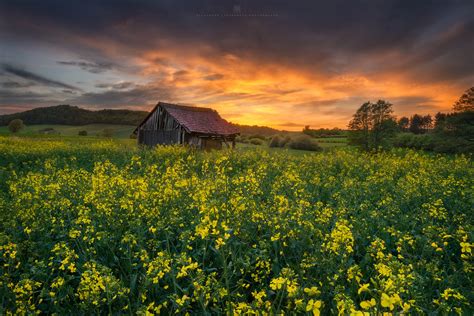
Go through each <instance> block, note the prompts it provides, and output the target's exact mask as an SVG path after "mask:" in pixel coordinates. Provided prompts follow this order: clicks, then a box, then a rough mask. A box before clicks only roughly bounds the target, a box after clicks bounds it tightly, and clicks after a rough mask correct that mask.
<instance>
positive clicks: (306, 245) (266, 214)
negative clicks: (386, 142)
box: [0, 137, 474, 315]
mask: <svg viewBox="0 0 474 316" xmlns="http://www.w3.org/2000/svg"><path fill="white" fill-rule="evenodd" d="M473 186H474V168H473V166H472V162H471V160H470V159H469V158H468V157H464V156H457V157H454V156H441V155H438V156H432V155H428V154H423V153H420V152H415V151H405V150H403V151H402V150H399V151H392V152H388V153H379V154H364V153H359V152H357V151H355V150H354V149H350V148H346V149H339V150H334V151H330V152H323V153H311V154H307V155H293V154H292V153H291V152H287V151H278V152H269V151H263V150H237V151H220V152H213V153H202V152H193V151H190V150H187V149H184V148H177V147H168V148H157V149H155V150H145V149H138V148H136V147H135V146H134V145H132V144H131V143H130V142H127V143H125V142H120V141H113V140H99V139H92V138H91V139H79V138H78V139H77V140H73V139H59V138H56V139H52V140H48V139H34V140H31V139H28V138H9V137H0V296H1V304H0V313H1V314H5V313H10V312H11V313H58V314H119V313H123V314H137V313H138V314H143V315H145V314H157V313H160V312H161V313H163V314H170V313H179V314H184V313H198V314H226V313H227V314H241V313H242V314H252V313H254V314H266V313H271V314H274V313H283V312H284V313H287V314H288V313H307V314H313V315H318V314H319V313H322V314H328V313H331V314H337V313H339V314H344V315H345V314H354V315H366V314H367V315H368V314H369V313H371V314H375V313H383V312H387V313H394V314H400V313H416V312H417V313H422V314H425V313H430V312H431V313H432V312H434V313H441V314H445V313H459V314H461V313H463V314H466V315H468V314H472V312H473V307H472V303H471V302H473V301H474V295H473V291H472V287H473V281H474V280H473V256H472V248H473V237H474V236H473V228H474V225H473V208H472V206H473Z"/></svg>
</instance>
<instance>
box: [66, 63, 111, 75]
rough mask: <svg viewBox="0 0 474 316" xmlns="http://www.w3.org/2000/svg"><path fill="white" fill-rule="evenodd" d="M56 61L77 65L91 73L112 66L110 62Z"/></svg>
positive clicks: (96, 72) (105, 69) (103, 70)
mask: <svg viewBox="0 0 474 316" xmlns="http://www.w3.org/2000/svg"><path fill="white" fill-rule="evenodd" d="M57 63H58V64H60V65H65V66H77V67H79V68H81V69H82V70H85V71H88V72H90V73H93V74H99V73H102V72H105V71H107V70H110V69H112V68H113V66H114V65H113V64H112V63H108V62H102V63H91V62H85V61H58V62H57Z"/></svg>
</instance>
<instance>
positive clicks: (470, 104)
mask: <svg viewBox="0 0 474 316" xmlns="http://www.w3.org/2000/svg"><path fill="white" fill-rule="evenodd" d="M453 110H454V111H455V112H467V111H471V112H473V111H474V87H471V88H469V89H468V90H466V92H464V94H463V95H462V96H461V97H460V98H459V100H457V101H456V102H455V103H454V105H453Z"/></svg>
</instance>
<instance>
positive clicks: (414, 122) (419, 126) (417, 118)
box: [409, 114, 423, 134]
mask: <svg viewBox="0 0 474 316" xmlns="http://www.w3.org/2000/svg"><path fill="white" fill-rule="evenodd" d="M409 130H410V132H412V133H413V134H421V133H423V116H421V115H419V114H415V115H413V116H412V117H411V118H410V128H409Z"/></svg>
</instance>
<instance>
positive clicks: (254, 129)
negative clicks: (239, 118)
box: [234, 124, 282, 136]
mask: <svg viewBox="0 0 474 316" xmlns="http://www.w3.org/2000/svg"><path fill="white" fill-rule="evenodd" d="M234 125H235V126H237V127H238V128H239V130H240V133H241V134H246V135H263V136H272V135H275V134H278V133H280V132H282V131H280V130H277V129H274V128H271V127H268V126H258V125H239V124H234Z"/></svg>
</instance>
